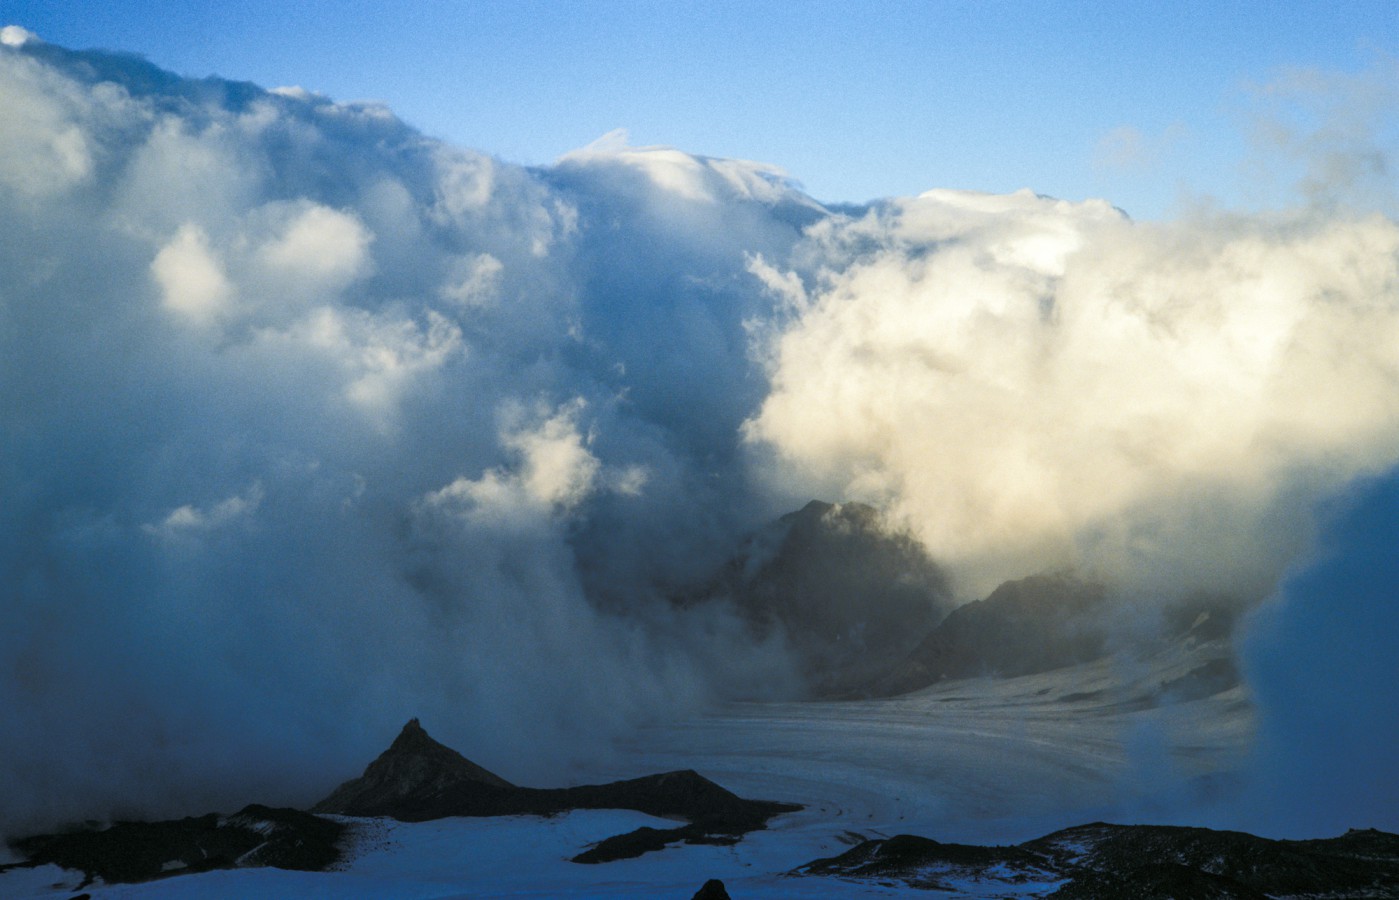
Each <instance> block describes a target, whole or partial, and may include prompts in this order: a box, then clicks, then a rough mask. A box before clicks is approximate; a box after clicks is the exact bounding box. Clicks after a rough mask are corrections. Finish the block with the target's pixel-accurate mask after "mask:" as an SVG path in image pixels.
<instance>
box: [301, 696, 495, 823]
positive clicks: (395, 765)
mask: <svg viewBox="0 0 1399 900" xmlns="http://www.w3.org/2000/svg"><path fill="white" fill-rule="evenodd" d="M459 785H484V786H486V787H490V788H499V789H509V788H513V787H514V785H512V784H511V783H510V782H508V781H506V780H505V779H504V778H501V777H500V776H499V775H496V774H495V773H494V772H491V771H489V770H487V769H484V768H482V767H481V766H478V765H477V764H476V763H474V762H472V761H471V760H469V759H467V758H466V757H464V756H462V755H461V754H460V753H458V752H457V751H455V750H453V749H452V748H451V747H447V746H445V745H443V744H440V743H438V742H437V741H435V740H433V739H432V737H431V736H430V735H428V733H427V731H425V730H424V729H423V726H422V725H421V724H420V723H419V722H418V720H417V719H410V720H409V722H408V724H407V725H404V726H403V730H402V731H400V732H399V734H398V737H396V738H395V739H394V742H393V743H392V744H390V745H389V749H387V750H385V751H384V752H383V753H382V754H380V755H379V758H378V759H376V760H374V761H373V762H372V763H370V764H369V766H368V768H366V769H365V770H364V774H363V775H361V776H360V777H359V778H355V779H353V780H350V781H347V782H345V783H344V784H342V785H340V787H338V788H336V790H335V791H334V792H333V793H332V794H331V795H330V796H329V797H326V798H325V799H324V800H322V801H321V802H320V803H317V804H316V805H315V806H314V807H312V810H313V811H314V812H323V813H342V814H345V815H359V816H372V815H381V814H383V813H384V812H386V811H387V810H389V809H391V808H393V807H394V806H395V805H396V804H397V803H399V802H400V801H402V800H404V799H405V798H408V797H422V796H430V795H434V794H439V793H441V792H443V791H445V790H448V789H451V788H454V787H457V786H459Z"/></svg>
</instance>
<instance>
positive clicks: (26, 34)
mask: <svg viewBox="0 0 1399 900" xmlns="http://www.w3.org/2000/svg"><path fill="white" fill-rule="evenodd" d="M38 40H39V36H38V35H37V34H35V33H34V32H32V31H30V30H28V29H26V28H21V27H20V26H18V25H6V26H5V27H4V28H0V45H3V46H6V47H23V46H24V45H25V44H30V43H36V42H38Z"/></svg>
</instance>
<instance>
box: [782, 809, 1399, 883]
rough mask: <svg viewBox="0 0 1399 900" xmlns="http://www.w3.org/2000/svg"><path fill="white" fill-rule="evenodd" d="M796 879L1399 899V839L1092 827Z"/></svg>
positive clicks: (853, 859)
mask: <svg viewBox="0 0 1399 900" xmlns="http://www.w3.org/2000/svg"><path fill="white" fill-rule="evenodd" d="M792 874H794V875H806V876H812V875H824V876H837V877H841V878H853V879H869V880H876V881H879V882H880V883H881V884H889V883H891V882H896V883H901V884H904V885H906V886H908V887H911V888H920V889H925V890H943V891H953V890H956V885H957V884H958V883H962V884H965V883H968V882H976V883H978V884H980V885H982V886H983V888H984V887H985V886H986V885H992V884H996V883H1004V884H1005V885H1006V888H1007V890H1011V889H1013V890H1014V892H1015V893H1016V895H1017V896H1027V897H1053V898H1056V900H1117V898H1134V900H1196V898H1200V900H1204V898H1211V900H1222V898H1237V900H1261V898H1264V897H1273V898H1282V897H1287V898H1297V900H1311V898H1316V900H1320V898H1337V897H1375V898H1399V835H1393V834H1387V833H1385V832H1381V831H1374V830H1366V831H1350V832H1347V833H1346V834H1345V835H1342V836H1341V837H1337V838H1330V839H1323V840H1306V841H1278V840H1270V839H1268V838H1261V837H1256V836H1254V835H1251V834H1245V833H1242V832H1234V831H1213V830H1210V829H1207V828H1184V827H1175V826H1157V825H1107V824H1103V823H1094V824H1092V825H1081V826H1078V827H1076V828H1068V829H1065V830H1063V831H1057V832H1054V833H1053V834H1049V835H1045V836H1044V837H1041V838H1037V839H1035V840H1033V841H1027V842H1025V843H1023V844H1018V845H1015V846H1012V847H977V846H967V845H961V844H942V843H939V842H937V841H932V840H928V839H926V838H920V837H915V836H912V835H899V836H897V837H893V838H887V839H881V840H871V841H864V842H862V843H860V844H858V845H856V846H854V847H852V848H851V849H850V850H847V851H846V852H845V853H842V854H841V855H840V856H836V857H832V858H829V859H818V860H815V861H813V862H811V863H808V864H806V865H804V866H801V867H799V868H798V869H796V870H795V871H794V872H793V873H792Z"/></svg>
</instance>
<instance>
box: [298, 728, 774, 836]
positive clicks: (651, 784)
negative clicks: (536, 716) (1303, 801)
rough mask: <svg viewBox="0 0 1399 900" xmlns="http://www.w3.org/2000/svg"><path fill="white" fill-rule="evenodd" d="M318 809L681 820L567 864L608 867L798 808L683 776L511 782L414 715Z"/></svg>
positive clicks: (418, 816)
mask: <svg viewBox="0 0 1399 900" xmlns="http://www.w3.org/2000/svg"><path fill="white" fill-rule="evenodd" d="M313 809H314V810H315V811H317V812H324V813H340V814H342V815H348V816H389V817H391V818H394V819H399V820H401V821H404V822H423V821H427V820H430V819H440V818H445V817H447V816H506V815H522V814H534V815H553V814H555V813H561V812H567V811H570V810H575V809H630V810H636V811H637V812H643V813H647V814H649V815H653V816H660V817H665V818H679V819H685V820H688V823H689V824H687V825H685V826H681V827H677V828H674V829H653V828H642V829H639V830H637V831H635V832H631V833H629V834H625V835H619V836H617V837H614V838H610V839H608V840H606V841H602V842H600V843H599V844H597V845H595V846H594V847H592V848H590V849H589V850H588V851H586V852H584V853H582V854H579V856H578V857H575V862H608V861H610V860H614V859H625V858H628V857H633V856H639V855H640V854H642V853H645V852H647V851H649V850H659V849H662V848H663V847H665V846H666V845H667V844H670V843H676V842H680V841H684V842H687V843H733V842H735V841H737V840H739V838H741V837H742V836H743V835H744V834H747V833H748V832H750V831H755V830H757V829H760V828H764V827H766V825H767V822H768V820H769V819H771V818H772V817H773V816H776V815H779V814H781V813H785V812H795V811H797V810H799V809H801V807H800V806H797V805H796V804H791V803H776V802H770V801H763V800H746V799H744V798H742V797H739V796H737V795H736V794H733V793H731V792H729V791H727V790H725V789H724V788H722V787H720V786H719V785H717V784H715V783H714V782H712V781H710V780H709V779H707V778H705V777H704V776H702V775H700V774H699V773H697V772H694V771H692V770H683V771H678V772H666V773H664V774H660V775H648V776H645V777H643V778H633V779H629V780H626V781H616V782H611V783H609V784H597V785H580V786H577V787H569V788H527V787H517V786H516V785H512V784H511V783H510V782H508V781H506V780H505V779H503V778H501V777H499V776H497V775H494V774H492V773H490V772H488V771H486V770H485V769H483V768H481V767H480V766H478V765H476V764H475V763H473V762H471V761H470V760H468V759H466V758H465V757H463V756H461V754H459V753H457V752H456V751H455V750H452V749H450V748H448V747H445V746H443V745H442V744H439V743H438V742H437V741H435V740H433V739H432V738H431V737H429V736H428V734H427V732H426V731H424V730H423V728H422V726H421V725H420V724H418V720H417V719H413V720H412V721H410V722H409V723H408V724H407V725H405V726H404V727H403V731H402V733H400V734H399V736H398V738H397V739H396V740H395V741H394V742H393V744H392V745H391V746H390V747H389V749H388V750H386V751H384V753H383V754H382V755H380V756H379V758H378V759H376V760H374V762H372V763H370V765H369V767H368V768H367V769H366V770H365V773H364V775H363V776H361V777H360V778H357V779H355V780H353V781H348V782H346V783H345V784H343V785H341V786H340V787H339V788H337V789H336V790H335V792H334V793H332V794H331V795H330V796H329V797H327V798H325V799H324V800H322V801H321V802H320V803H317V804H316V805H315V807H313Z"/></svg>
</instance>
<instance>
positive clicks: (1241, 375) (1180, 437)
mask: <svg viewBox="0 0 1399 900" xmlns="http://www.w3.org/2000/svg"><path fill="white" fill-rule="evenodd" d="M814 239H815V240H817V241H818V246H817V247H816V248H815V249H814V250H813V256H814V258H816V259H818V260H820V263H821V267H820V268H819V269H818V271H817V272H816V274H814V275H813V276H812V278H813V279H814V281H815V283H816V284H818V285H819V289H818V291H817V292H816V295H815V296H814V297H813V298H812V299H811V300H810V301H809V307H808V308H805V309H803V310H800V311H799V314H798V315H797V317H796V319H795V321H794V322H793V324H792V325H791V327H789V328H788V329H787V330H786V331H785V332H784V333H782V334H781V335H780V337H778V338H777V339H776V340H775V342H774V343H773V344H772V353H773V356H772V365H773V391H772V393H771V394H770V395H769V396H768V397H767V399H766V400H765V401H764V403H763V407H762V410H761V412H760V413H759V414H758V415H757V416H755V417H754V418H753V420H752V421H751V422H750V423H749V425H748V435H749V437H750V439H751V440H753V441H755V442H757V443H759V444H761V445H764V446H767V447H770V448H772V449H773V450H774V451H775V452H776V453H777V454H778V456H779V458H780V459H781V460H782V461H783V462H784V463H785V464H787V465H788V466H790V467H792V468H790V469H788V471H787V473H786V474H785V475H784V477H785V478H790V479H795V480H797V482H798V483H802V482H803V480H804V482H805V484H806V485H807V488H808V490H811V491H813V492H819V491H820V490H821V489H824V490H826V491H828V492H831V493H833V494H835V495H838V496H847V497H856V498H861V499H866V500H871V501H874V502H877V503H882V504H887V505H889V506H890V507H891V508H892V509H893V510H894V511H895V512H896V514H898V515H899V516H901V517H902V518H904V519H905V520H906V521H907V522H909V524H910V525H911V526H912V527H913V528H914V529H915V531H916V532H917V533H918V534H920V535H921V536H922V537H923V539H924V540H925V542H926V543H927V544H928V546H929V547H930V548H931V549H932V550H933V552H934V553H935V554H937V555H938V556H939V557H940V558H943V559H946V560H948V561H950V562H952V563H954V564H955V565H958V566H960V567H961V569H962V571H963V574H964V576H965V577H966V578H967V579H968V582H967V583H968V585H969V586H970V587H969V589H970V591H971V593H973V594H975V593H976V592H979V591H984V590H986V589H988V585H989V586H994V583H995V582H996V580H998V579H1001V578H1004V577H1006V576H1007V574H1009V573H1011V572H1016V571H1020V572H1028V571H1033V570H1035V569H1037V568H1043V567H1047V566H1052V565H1063V564H1070V563H1081V564H1090V565H1097V566H1101V567H1103V568H1104V569H1105V570H1106V571H1107V572H1109V573H1118V574H1121V575H1127V574H1129V573H1131V574H1132V576H1133V577H1134V578H1139V579H1143V578H1144V579H1146V580H1148V581H1149V580H1150V578H1151V577H1152V576H1154V575H1159V576H1160V579H1161V581H1162V582H1164V581H1166V580H1168V579H1171V578H1175V579H1177V580H1179V578H1180V576H1179V575H1178V574H1177V572H1178V571H1179V568H1180V567H1182V566H1184V567H1188V568H1189V569H1190V570H1191V572H1190V575H1189V576H1187V578H1188V579H1191V580H1196V579H1198V580H1200V581H1209V582H1213V583H1241V584H1252V585H1254V586H1255V587H1257V586H1259V585H1266V584H1267V581H1266V579H1267V577H1268V576H1270V575H1275V574H1276V573H1277V571H1278V566H1279V565H1280V562H1281V561H1282V560H1285V559H1286V558H1287V554H1288V553H1289V552H1295V551H1296V550H1297V548H1298V544H1297V541H1300V540H1303V539H1304V536H1305V533H1306V527H1305V524H1304V516H1303V513H1302V510H1303V509H1305V506H1306V504H1305V502H1303V503H1300V504H1299V497H1298V493H1299V492H1300V493H1301V495H1303V496H1305V497H1309V498H1311V499H1312V500H1316V499H1318V498H1320V497H1323V496H1325V495H1326V494H1327V492H1329V491H1331V490H1334V489H1336V488H1337V487H1338V486H1339V485H1341V484H1344V483H1346V482H1348V481H1349V480H1350V479H1352V478H1354V477H1356V476H1357V475H1360V474H1365V473H1369V472H1374V471H1377V470H1380V469H1383V468H1384V467H1386V466H1389V465H1392V464H1393V463H1394V462H1395V460H1396V459H1399V438H1396V435H1399V431H1396V428H1395V426H1396V424H1399V399H1396V398H1399V381H1396V375H1395V373H1396V371H1399V351H1396V350H1395V348H1396V347H1399V295H1397V294H1396V291H1397V290H1399V288H1396V285H1397V284H1399V262H1396V260H1399V227H1396V226H1395V225H1394V223H1392V222H1390V221H1388V220H1384V219H1379V218H1370V219H1361V220H1343V219H1338V220H1321V221H1316V220H1311V219H1308V218H1301V219H1293V220H1277V221H1265V220H1260V221H1242V220H1229V219H1219V220H1213V221H1204V220H1202V221H1196V222H1190V223H1182V224H1177V225H1170V226H1153V225H1139V224H1134V223H1132V222H1130V221H1127V220H1125V219H1122V218H1121V217H1119V216H1117V215H1116V214H1114V213H1112V212H1111V211H1110V210H1109V209H1108V208H1106V207H1105V206H1102V205H1099V204H1094V203H1088V204H1081V205H1071V204H1064V203H1061V202H1057V201H1052V200H1046V199H1039V198H1034V197H1033V196H1031V195H1028V194H1019V195H1012V196H1009V197H976V196H972V195H966V194H954V193H948V192H933V193H929V194H925V195H924V196H922V197H920V198H918V199H917V200H912V201H899V202H897V203H894V204H891V205H890V206H888V207H886V208H884V209H882V210H881V211H879V212H877V213H872V214H871V215H870V216H869V217H867V218H865V219H862V220H854V221H846V222H843V223H833V224H832V225H831V226H829V227H823V229H822V230H820V231H818V232H816V233H815V234H814ZM847 247H858V248H859V255H858V256H857V257H855V258H854V259H851V258H850V256H848V255H847V254H848V251H847V249H846V248H847ZM827 260H830V262H827ZM765 280H766V281H767V282H768V283H769V284H773V283H775V282H776V283H777V285H778V287H779V288H780V289H785V290H789V291H790V288H783V287H782V286H783V284H785V283H786V282H781V281H780V280H778V279H776V276H774V275H773V274H771V273H768V274H767V275H766V278H765ZM1280 504H1282V505H1287V504H1298V507H1299V508H1295V509H1292V510H1291V511H1290V512H1289V513H1288V514H1287V515H1284V516H1283V517H1282V518H1281V519H1279V518H1277V517H1278V516H1279V515H1280V512H1279V505H1280ZM1283 523H1286V524H1283Z"/></svg>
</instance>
